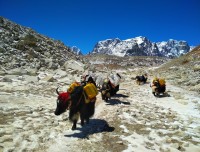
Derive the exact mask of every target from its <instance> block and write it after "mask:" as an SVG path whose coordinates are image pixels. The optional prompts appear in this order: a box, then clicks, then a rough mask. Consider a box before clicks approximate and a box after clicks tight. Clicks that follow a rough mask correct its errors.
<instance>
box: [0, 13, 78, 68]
mask: <svg viewBox="0 0 200 152" xmlns="http://www.w3.org/2000/svg"><path fill="white" fill-rule="evenodd" d="M73 58H74V59H76V58H78V57H77V56H76V54H75V53H74V52H73V51H72V50H71V49H70V48H69V47H67V46H65V45H64V44H63V43H62V42H61V41H59V40H53V39H51V38H48V37H47V36H44V35H41V34H38V33H37V32H35V31H34V30H32V29H30V28H27V27H23V26H20V25H18V24H16V23H14V22H11V21H9V20H7V19H5V18H3V17H0V64H1V66H2V67H3V68H6V69H13V68H18V67H22V66H26V67H30V68H36V69H40V68H48V69H57V68H59V67H61V66H63V65H64V64H65V62H66V61H67V60H68V59H73Z"/></svg>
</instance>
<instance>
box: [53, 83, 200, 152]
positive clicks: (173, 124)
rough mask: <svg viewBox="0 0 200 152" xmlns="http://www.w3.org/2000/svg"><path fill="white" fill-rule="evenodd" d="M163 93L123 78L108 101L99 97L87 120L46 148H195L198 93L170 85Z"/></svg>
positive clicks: (199, 142)
mask: <svg viewBox="0 0 200 152" xmlns="http://www.w3.org/2000/svg"><path fill="white" fill-rule="evenodd" d="M167 92H168V95H169V96H168V97H162V98H156V97H154V96H153V95H152V93H151V88H150V85H149V84H145V85H140V86H138V85H136V84H135V82H134V81H132V82H129V83H127V82H126V83H122V84H121V85H120V91H119V92H118V94H117V95H116V96H115V97H113V98H112V99H111V100H110V101H109V102H108V103H105V102H103V101H102V100H101V98H100V95H99V96H98V100H97V104H96V113H95V115H94V117H93V118H92V119H91V121H90V125H88V126H85V127H84V128H80V129H79V130H78V131H71V130H65V131H64V132H63V134H64V136H63V134H61V135H60V136H59V140H56V141H57V142H56V144H53V145H52V146H51V147H50V148H49V151H54V150H57V151H60V152H61V151H63V150H69V151H117V152H118V151H123V150H124V151H179V150H180V151H188V152H189V151H193V152H198V151H200V134H199V133H200V119H199V117H200V115H199V108H200V103H199V101H200V97H199V96H197V94H196V93H194V92H188V91H186V90H183V89H181V88H178V87H175V86H173V85H170V84H167ZM55 145H57V146H56V147H58V148H56V149H55Z"/></svg>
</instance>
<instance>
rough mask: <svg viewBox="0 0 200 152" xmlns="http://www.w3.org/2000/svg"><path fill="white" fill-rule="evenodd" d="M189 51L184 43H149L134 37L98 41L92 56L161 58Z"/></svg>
mask: <svg viewBox="0 0 200 152" xmlns="http://www.w3.org/2000/svg"><path fill="white" fill-rule="evenodd" d="M189 51H190V46H189V45H188V43H187V42H186V41H177V40H172V39H170V40H169V41H167V42H157V43H155V42H151V41H150V40H149V39H148V38H146V37H142V36H139V37H135V38H131V39H126V40H120V39H119V38H115V39H107V40H104V41H99V42H98V43H97V44H96V45H95V47H94V49H93V51H92V54H108V55H116V56H163V57H170V58H173V57H178V56H180V55H182V54H185V53H187V52H189Z"/></svg>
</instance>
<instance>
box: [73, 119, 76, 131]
mask: <svg viewBox="0 0 200 152" xmlns="http://www.w3.org/2000/svg"><path fill="white" fill-rule="evenodd" d="M76 124H77V120H74V121H73V126H72V130H75V129H76Z"/></svg>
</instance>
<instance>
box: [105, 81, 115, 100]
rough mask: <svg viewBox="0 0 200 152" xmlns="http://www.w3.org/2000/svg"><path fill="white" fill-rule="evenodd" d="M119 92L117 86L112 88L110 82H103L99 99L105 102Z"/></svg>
mask: <svg viewBox="0 0 200 152" xmlns="http://www.w3.org/2000/svg"><path fill="white" fill-rule="evenodd" d="M117 91H119V85H117V86H116V87H113V86H112V84H111V82H110V81H108V82H104V83H103V85H102V88H101V97H102V99H103V100H105V101H106V102H107V101H108V99H110V98H111V96H114V95H115V94H116V93H117Z"/></svg>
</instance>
